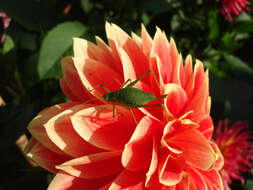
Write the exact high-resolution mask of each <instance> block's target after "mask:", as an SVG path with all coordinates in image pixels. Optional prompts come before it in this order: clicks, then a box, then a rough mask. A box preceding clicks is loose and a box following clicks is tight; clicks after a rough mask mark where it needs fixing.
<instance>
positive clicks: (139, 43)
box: [131, 32, 142, 49]
mask: <svg viewBox="0 0 253 190" xmlns="http://www.w3.org/2000/svg"><path fill="white" fill-rule="evenodd" d="M131 36H132V39H133V40H134V42H135V43H136V44H137V45H138V47H139V48H140V49H142V39H141V38H140V37H139V36H138V35H137V34H135V33H134V32H131Z"/></svg>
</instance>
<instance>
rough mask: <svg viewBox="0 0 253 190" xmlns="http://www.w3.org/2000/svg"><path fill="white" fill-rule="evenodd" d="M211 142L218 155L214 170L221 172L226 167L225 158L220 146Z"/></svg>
mask: <svg viewBox="0 0 253 190" xmlns="http://www.w3.org/2000/svg"><path fill="white" fill-rule="evenodd" d="M210 142H211V145H212V147H213V149H214V151H215V153H216V162H215V164H214V166H213V169H215V170H216V171H219V170H221V169H222V167H223V166H224V158H223V155H222V153H221V152H220V149H219V147H218V145H217V144H216V143H215V142H213V141H210Z"/></svg>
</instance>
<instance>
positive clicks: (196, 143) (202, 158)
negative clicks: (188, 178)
mask: <svg viewBox="0 0 253 190" xmlns="http://www.w3.org/2000/svg"><path fill="white" fill-rule="evenodd" d="M171 125H172V126H171ZM171 127H173V128H174V131H173V132H169V131H170V129H169V128H171ZM162 139H163V141H164V142H166V143H167V145H168V146H170V147H172V148H177V149H179V150H181V151H182V157H183V158H184V159H185V161H186V162H187V163H189V164H190V165H193V166H195V167H197V168H201V169H203V170H208V169H210V168H211V167H212V166H213V164H214V163H215V161H216V155H215V152H214V151H213V148H212V147H211V145H210V144H209V142H208V140H207V139H206V138H205V137H204V135H202V134H201V133H200V132H199V131H198V130H197V129H196V128H195V126H191V125H185V124H181V123H180V122H174V123H171V124H169V125H166V127H165V130H164V136H163V137H162Z"/></svg>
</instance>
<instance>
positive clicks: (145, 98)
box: [99, 70, 167, 117]
mask: <svg viewBox="0 0 253 190" xmlns="http://www.w3.org/2000/svg"><path fill="white" fill-rule="evenodd" d="M150 72H151V73H152V74H153V77H154V79H155V81H156V83H157V85H158V87H159V84H158V81H157V79H156V77H155V74H154V72H153V71H152V70H148V71H147V72H146V73H144V74H143V75H142V76H141V77H140V78H138V79H136V80H134V81H132V82H131V81H130V79H128V80H127V81H126V82H124V84H123V85H122V86H121V87H120V89H119V90H116V91H113V92H111V91H110V90H109V89H108V88H106V87H105V86H104V85H102V84H99V86H101V87H102V88H104V90H106V91H107V93H105V94H104V95H103V98H104V100H105V101H107V102H108V103H113V117H114V116H115V105H116V104H117V105H120V106H123V107H127V108H129V109H130V111H131V112H132V108H139V107H154V106H163V104H153V105H147V104H148V103H149V102H151V101H153V100H159V99H163V98H165V97H166V96H167V94H164V95H161V96H158V97H156V96H155V95H154V94H152V93H149V92H146V91H144V90H140V89H138V88H134V87H133V86H134V85H135V84H136V83H137V82H139V81H140V80H141V79H142V78H143V77H145V76H146V75H147V74H148V73H150ZM159 88H160V87H159Z"/></svg>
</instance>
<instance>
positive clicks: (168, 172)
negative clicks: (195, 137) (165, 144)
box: [158, 155, 183, 186]
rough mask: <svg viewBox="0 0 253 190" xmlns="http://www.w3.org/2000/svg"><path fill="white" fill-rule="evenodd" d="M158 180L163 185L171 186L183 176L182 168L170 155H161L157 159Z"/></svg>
mask: <svg viewBox="0 0 253 190" xmlns="http://www.w3.org/2000/svg"><path fill="white" fill-rule="evenodd" d="M158 170H159V171H158V172H159V181H160V183H161V184H163V185H165V186H173V185H176V184H178V183H179V182H180V181H181V179H182V177H183V170H182V169H181V168H180V166H179V165H178V163H177V161H176V160H174V159H173V158H172V157H171V156H169V155H167V156H162V158H161V160H160V161H159V168H158Z"/></svg>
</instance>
